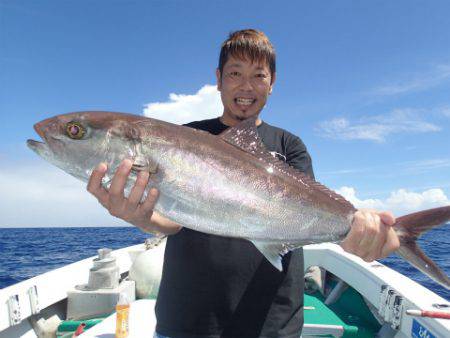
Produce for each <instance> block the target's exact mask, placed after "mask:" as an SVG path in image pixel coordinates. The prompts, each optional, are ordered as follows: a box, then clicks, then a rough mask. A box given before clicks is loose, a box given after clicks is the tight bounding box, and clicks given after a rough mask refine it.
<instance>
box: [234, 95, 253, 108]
mask: <svg viewBox="0 0 450 338" xmlns="http://www.w3.org/2000/svg"><path fill="white" fill-rule="evenodd" d="M255 101H256V99H251V98H244V97H237V98H235V99H234V102H236V104H238V105H240V106H250V105H252V104H253V103H255Z"/></svg>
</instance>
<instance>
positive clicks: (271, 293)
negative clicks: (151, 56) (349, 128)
mask: <svg viewBox="0 0 450 338" xmlns="http://www.w3.org/2000/svg"><path fill="white" fill-rule="evenodd" d="M187 126H189V127H192V128H197V129H201V130H205V131H208V132H210V133H212V134H215V135H217V134H220V133H221V132H223V131H224V130H226V129H227V128H228V127H227V126H226V125H224V124H223V123H221V122H220V120H219V118H215V119H211V120H205V121H198V122H191V123H189V124H187ZM258 134H259V136H260V137H261V139H262V141H263V143H264V145H265V146H266V148H267V149H268V150H269V151H271V152H272V154H273V155H274V156H278V157H279V158H280V159H282V160H284V161H286V162H287V163H289V164H290V165H291V166H293V167H295V168H297V169H299V170H300V171H302V172H304V173H306V174H308V175H309V176H310V177H312V178H314V174H313V169H312V165H311V158H310V156H309V154H308V152H307V151H306V147H305V145H304V144H303V142H302V141H301V140H300V138H298V137H297V136H294V135H292V134H290V133H289V132H287V131H285V130H283V129H280V128H276V127H273V126H271V125H269V124H267V123H265V122H263V123H262V124H261V125H259V126H258ZM303 270H304V269H303V251H302V249H297V250H295V251H293V252H290V253H288V254H287V255H285V256H284V257H283V271H282V272H280V271H278V270H277V269H276V268H274V267H273V266H272V264H271V263H270V262H269V261H268V260H267V259H266V258H265V257H264V256H263V255H262V254H261V253H260V252H259V251H258V249H256V247H255V246H254V245H253V244H252V243H251V242H249V241H247V240H244V239H237V238H228V237H220V236H215V235H209V234H205V233H201V232H197V231H194V230H190V229H188V228H183V229H182V230H181V231H180V232H178V233H177V234H175V235H172V236H169V237H168V239H167V244H166V251H165V257H164V266H163V273H162V280H161V285H160V289H159V293H158V300H157V303H156V317H157V326H156V331H157V332H158V333H160V334H162V335H165V336H169V337H172V338H194V337H202V338H206V337H208V338H210V337H211V338H213V337H214V338H216V337H221V338H222V337H227V338H231V337H232V338H240V337H242V338H253V337H271V338H272V337H277V338H281V337H283V338H288V337H289V338H290V337H296V338H297V337H299V335H300V332H301V328H302V326H303V282H304V271H303Z"/></svg>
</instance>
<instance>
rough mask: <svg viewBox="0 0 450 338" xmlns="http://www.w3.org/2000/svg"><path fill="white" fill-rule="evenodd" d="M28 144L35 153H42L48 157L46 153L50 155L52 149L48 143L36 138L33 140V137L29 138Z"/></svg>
mask: <svg viewBox="0 0 450 338" xmlns="http://www.w3.org/2000/svg"><path fill="white" fill-rule="evenodd" d="M27 146H28V148H30V149H31V150H33V151H34V152H35V153H37V154H38V155H40V156H42V157H46V155H48V153H49V151H50V149H49V148H48V145H47V143H45V142H40V141H36V140H31V139H30V140H27Z"/></svg>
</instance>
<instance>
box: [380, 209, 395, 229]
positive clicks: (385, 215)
mask: <svg viewBox="0 0 450 338" xmlns="http://www.w3.org/2000/svg"><path fill="white" fill-rule="evenodd" d="M378 216H380V219H381V222H383V223H384V224H386V225H389V226H392V225H394V223H395V216H394V214H393V213H392V212H390V211H380V212H378Z"/></svg>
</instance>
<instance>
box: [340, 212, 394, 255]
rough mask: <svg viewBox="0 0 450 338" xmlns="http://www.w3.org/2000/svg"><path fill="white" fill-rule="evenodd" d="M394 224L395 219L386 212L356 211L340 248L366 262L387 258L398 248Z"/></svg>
mask: <svg viewBox="0 0 450 338" xmlns="http://www.w3.org/2000/svg"><path fill="white" fill-rule="evenodd" d="M394 223H395V217H394V215H392V213H390V212H388V211H382V212H378V211H375V210H367V209H365V210H364V209H363V210H358V211H357V212H355V215H354V217H353V223H352V227H351V229H350V232H349V233H348V234H347V237H345V239H344V240H343V241H342V243H341V246H342V248H343V249H344V250H345V251H347V252H350V253H352V254H355V255H357V256H359V257H361V258H362V259H363V260H365V261H366V262H371V261H373V260H376V259H379V258H384V257H387V256H389V254H391V253H392V252H394V251H395V250H397V249H398V248H399V247H400V241H399V239H398V237H397V234H396V233H395V231H394V229H393V228H392V225H393V224H394Z"/></svg>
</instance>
